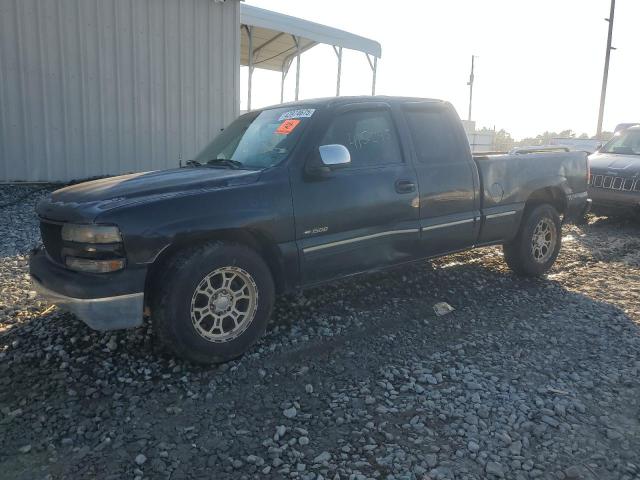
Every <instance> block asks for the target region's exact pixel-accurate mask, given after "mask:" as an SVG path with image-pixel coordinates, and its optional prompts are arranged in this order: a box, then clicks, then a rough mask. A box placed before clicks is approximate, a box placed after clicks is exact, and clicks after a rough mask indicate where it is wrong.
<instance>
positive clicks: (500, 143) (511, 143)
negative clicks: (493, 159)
mask: <svg viewBox="0 0 640 480" xmlns="http://www.w3.org/2000/svg"><path fill="white" fill-rule="evenodd" d="M479 133H494V134H495V138H494V148H495V149H496V151H502V152H508V151H509V150H511V149H512V148H513V147H532V146H542V145H549V144H550V143H551V139H552V138H578V139H591V140H600V141H602V142H606V141H607V140H609V139H610V138H611V137H613V132H602V134H601V135H600V136H596V135H594V136H591V137H590V136H589V135H588V134H586V133H583V134H581V135H577V134H576V132H574V131H573V130H562V131H561V132H544V133H541V134H540V135H536V136H535V137H526V138H523V139H521V140H516V139H514V138H513V137H512V136H511V134H510V133H509V132H507V131H506V130H504V129H500V130H495V131H494V130H492V129H490V128H486V127H483V128H482V129H481V130H479Z"/></svg>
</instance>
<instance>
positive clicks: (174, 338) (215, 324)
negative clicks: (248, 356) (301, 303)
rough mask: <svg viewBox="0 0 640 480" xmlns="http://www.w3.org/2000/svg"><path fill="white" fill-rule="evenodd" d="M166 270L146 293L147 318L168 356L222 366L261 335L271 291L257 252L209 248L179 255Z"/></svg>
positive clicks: (221, 246)
mask: <svg viewBox="0 0 640 480" xmlns="http://www.w3.org/2000/svg"><path fill="white" fill-rule="evenodd" d="M166 267H167V268H166V269H165V270H164V273H163V274H162V276H161V278H160V280H159V281H158V282H156V284H155V285H157V287H156V288H155V290H154V291H153V292H151V299H152V301H151V306H152V307H151V316H152V323H153V329H154V332H155V333H156V335H157V337H158V339H159V340H160V343H161V344H162V345H163V346H164V347H165V348H166V349H168V350H169V351H170V352H171V353H173V354H175V355H176V356H178V357H181V358H184V359H187V360H190V361H192V362H196V363H205V364H211V363H224V362H228V361H229V360H233V359H235V358H238V357H240V356H242V354H244V353H245V352H246V351H247V350H248V349H249V348H251V346H252V345H253V344H254V343H256V341H257V340H258V339H259V338H260V337H261V336H262V335H263V334H264V331H265V329H266V327H267V323H268V321H269V317H270V316H271V311H272V309H273V302H274V297H275V287H274V283H273V278H272V276H271V272H270V270H269V267H268V266H267V265H266V264H265V262H264V261H263V260H262V258H261V257H260V256H259V255H258V254H257V253H256V252H254V251H253V250H251V249H249V248H247V247H245V246H243V245H237V244H228V243H222V242H215V243H208V244H205V245H202V246H199V247H196V248H192V249H189V250H185V251H183V252H181V253H178V254H177V255H176V256H175V257H174V258H172V259H171V260H170V261H169V262H168V264H167V265H166Z"/></svg>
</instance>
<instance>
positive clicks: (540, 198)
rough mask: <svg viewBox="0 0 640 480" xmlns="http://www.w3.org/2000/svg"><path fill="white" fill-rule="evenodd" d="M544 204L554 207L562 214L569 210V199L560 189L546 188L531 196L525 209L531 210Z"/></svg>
mask: <svg viewBox="0 0 640 480" xmlns="http://www.w3.org/2000/svg"><path fill="white" fill-rule="evenodd" d="M543 203H548V204H550V205H552V206H553V207H554V208H555V209H556V210H557V211H558V213H560V214H564V213H565V212H566V210H567V197H566V196H565V195H564V193H562V190H560V189H559V188H554V187H546V188H541V189H540V190H536V191H534V192H533V193H532V194H531V195H529V198H528V199H527V202H526V204H525V208H526V209H531V208H533V207H535V206H538V205H542V204H543Z"/></svg>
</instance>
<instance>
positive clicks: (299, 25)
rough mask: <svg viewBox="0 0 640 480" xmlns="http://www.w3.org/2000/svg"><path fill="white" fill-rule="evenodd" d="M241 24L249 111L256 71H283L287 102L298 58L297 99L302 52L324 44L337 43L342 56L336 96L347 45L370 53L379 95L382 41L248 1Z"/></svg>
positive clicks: (367, 54) (281, 91) (338, 53)
mask: <svg viewBox="0 0 640 480" xmlns="http://www.w3.org/2000/svg"><path fill="white" fill-rule="evenodd" d="M240 24H241V29H242V31H241V33H240V36H241V46H240V48H241V49H240V64H241V65H243V66H247V67H249V91H248V99H247V109H248V110H251V80H252V76H253V70H254V69H255V68H262V69H265V70H272V71H276V72H281V74H282V82H281V89H280V101H283V100H284V81H285V78H286V76H287V73H288V72H289V68H290V67H291V64H292V63H293V60H294V59H296V95H295V98H296V100H298V94H299V90H300V55H301V54H302V53H303V52H305V51H307V50H309V49H310V48H313V47H314V46H316V45H318V44H320V43H323V44H327V45H331V46H333V49H334V51H335V53H336V56H337V58H338V79H337V84H336V95H340V74H341V70H342V49H343V48H347V49H350V50H356V51H360V52H363V53H364V54H365V55H366V56H367V60H368V61H369V65H370V66H371V70H372V72H373V80H372V87H371V90H372V94H373V95H375V88H376V87H375V82H376V70H377V63H378V58H380V56H381V55H382V47H381V46H380V44H379V43H378V42H376V41H374V40H370V39H368V38H364V37H360V36H358V35H354V34H352V33H349V32H345V31H343V30H338V29H337V28H332V27H327V26H325V25H320V24H319V23H314V22H309V21H307V20H302V19H300V18H296V17H291V16H289V15H283V14H281V13H276V12H272V11H269V10H264V9H262V8H257V7H252V6H250V5H245V4H241V5H240Z"/></svg>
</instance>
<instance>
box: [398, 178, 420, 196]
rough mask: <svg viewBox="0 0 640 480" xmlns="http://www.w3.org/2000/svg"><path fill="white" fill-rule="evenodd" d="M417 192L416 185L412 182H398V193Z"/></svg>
mask: <svg viewBox="0 0 640 480" xmlns="http://www.w3.org/2000/svg"><path fill="white" fill-rule="evenodd" d="M415 191H416V184H415V183H413V182H412V181H411V180H398V181H396V192H398V193H411V192H415Z"/></svg>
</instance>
